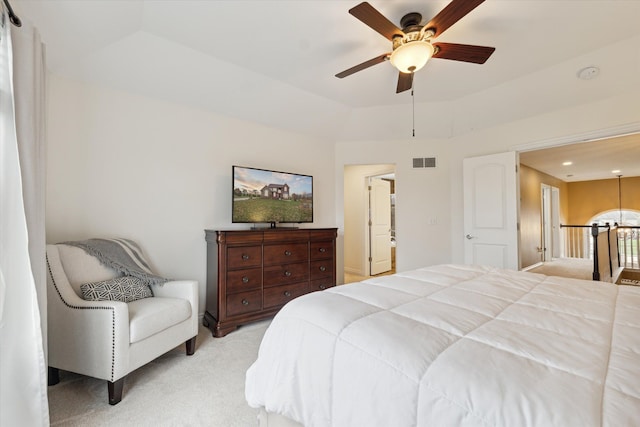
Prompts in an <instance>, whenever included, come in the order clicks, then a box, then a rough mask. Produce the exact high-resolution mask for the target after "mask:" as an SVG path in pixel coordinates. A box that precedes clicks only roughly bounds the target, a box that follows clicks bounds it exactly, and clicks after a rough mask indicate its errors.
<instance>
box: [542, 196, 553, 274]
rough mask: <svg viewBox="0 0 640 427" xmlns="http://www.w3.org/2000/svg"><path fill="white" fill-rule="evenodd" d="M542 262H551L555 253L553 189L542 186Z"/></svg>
mask: <svg viewBox="0 0 640 427" xmlns="http://www.w3.org/2000/svg"><path fill="white" fill-rule="evenodd" d="M541 189H542V261H545V262H547V261H551V252H552V251H553V237H552V221H551V212H552V206H553V204H552V202H551V187H550V186H548V185H546V184H542V185H541Z"/></svg>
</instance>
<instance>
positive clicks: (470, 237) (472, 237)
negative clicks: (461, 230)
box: [464, 234, 476, 240]
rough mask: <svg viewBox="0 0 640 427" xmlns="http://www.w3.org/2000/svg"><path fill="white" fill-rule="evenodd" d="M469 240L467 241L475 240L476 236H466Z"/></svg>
mask: <svg viewBox="0 0 640 427" xmlns="http://www.w3.org/2000/svg"><path fill="white" fill-rule="evenodd" d="M464 237H466V238H467V240H471V239H475V238H476V236H472V235H471V234H467V235H466V236H464Z"/></svg>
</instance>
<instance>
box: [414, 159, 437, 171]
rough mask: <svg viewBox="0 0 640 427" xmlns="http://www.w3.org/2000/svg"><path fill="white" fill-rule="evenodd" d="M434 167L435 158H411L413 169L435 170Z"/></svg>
mask: <svg viewBox="0 0 640 427" xmlns="http://www.w3.org/2000/svg"><path fill="white" fill-rule="evenodd" d="M435 167H436V158H435V157H414V158H413V168H414V169H419V168H435Z"/></svg>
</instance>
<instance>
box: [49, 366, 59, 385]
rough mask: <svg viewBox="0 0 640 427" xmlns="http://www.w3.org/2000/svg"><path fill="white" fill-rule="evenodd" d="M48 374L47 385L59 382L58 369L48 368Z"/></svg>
mask: <svg viewBox="0 0 640 427" xmlns="http://www.w3.org/2000/svg"><path fill="white" fill-rule="evenodd" d="M48 368H49V369H48V371H49V374H48V375H47V384H48V385H56V384H58V383H59V382H60V371H59V370H58V368H52V367H51V366H49V367H48Z"/></svg>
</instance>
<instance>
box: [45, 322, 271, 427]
mask: <svg viewBox="0 0 640 427" xmlns="http://www.w3.org/2000/svg"><path fill="white" fill-rule="evenodd" d="M269 322H270V321H261V322H256V323H253V324H250V325H246V326H243V327H240V328H239V329H238V330H237V331H235V332H231V333H230V334H228V335H227V336H226V337H224V338H213V337H212V336H211V333H210V331H209V330H208V329H206V328H204V327H203V326H200V331H199V333H198V338H197V343H196V352H195V354H194V355H193V356H186V354H185V348H184V345H181V346H180V347H177V348H176V349H174V350H172V351H170V352H169V353H167V354H165V355H163V356H161V357H159V358H158V359H156V360H154V361H153V362H150V363H148V364H147V365H145V366H142V367H141V368H139V369H137V370H136V371H134V372H132V373H130V374H129V375H128V376H127V378H126V380H125V383H124V392H123V396H122V401H121V402H120V403H118V404H117V405H115V406H111V405H109V403H108V399H107V383H106V381H103V380H96V379H94V378H89V377H85V376H82V375H77V374H73V373H69V372H64V371H60V383H58V384H57V385H55V386H51V387H49V411H50V421H51V425H53V426H207V427H236V426H237V427H248V426H257V425H258V422H257V418H256V417H257V413H258V411H257V410H255V409H252V408H250V407H249V406H248V405H247V403H246V401H245V399H244V379H245V372H246V370H247V369H248V368H249V366H250V365H251V364H252V363H253V361H254V360H255V359H256V357H257V355H258V347H259V345H260V341H261V340H262V336H263V335H264V331H265V330H266V328H267V326H268V325H269Z"/></svg>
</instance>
